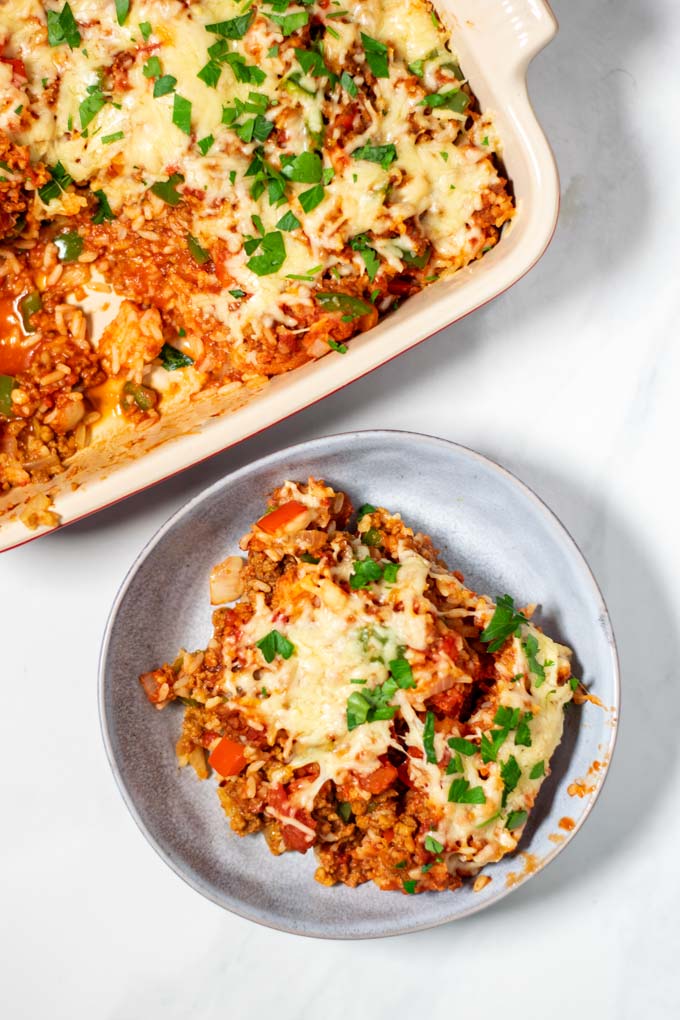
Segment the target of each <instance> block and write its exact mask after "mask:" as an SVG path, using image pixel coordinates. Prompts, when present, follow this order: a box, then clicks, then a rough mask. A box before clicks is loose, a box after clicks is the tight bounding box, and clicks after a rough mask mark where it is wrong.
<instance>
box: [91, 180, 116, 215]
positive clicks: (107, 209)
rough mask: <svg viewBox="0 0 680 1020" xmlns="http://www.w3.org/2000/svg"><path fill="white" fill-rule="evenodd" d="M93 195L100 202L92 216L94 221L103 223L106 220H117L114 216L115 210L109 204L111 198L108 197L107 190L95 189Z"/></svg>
mask: <svg viewBox="0 0 680 1020" xmlns="http://www.w3.org/2000/svg"><path fill="white" fill-rule="evenodd" d="M93 195H94V197H95V198H96V199H97V202H98V203H99V204H98V206H97V210H96V212H95V213H94V215H93V217H92V222H93V223H103V222H104V220H115V218H116V217H115V216H114V214H113V210H112V209H111V206H110V205H109V200H108V198H107V197H106V194H105V192H103V191H102V190H101V188H100V189H98V190H97V191H94V192H93Z"/></svg>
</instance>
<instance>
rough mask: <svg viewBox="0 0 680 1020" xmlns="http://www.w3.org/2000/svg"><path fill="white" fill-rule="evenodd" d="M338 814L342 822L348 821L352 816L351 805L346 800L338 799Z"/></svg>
mask: <svg viewBox="0 0 680 1020" xmlns="http://www.w3.org/2000/svg"><path fill="white" fill-rule="evenodd" d="M338 814H339V815H340V817H341V818H342V820H343V822H348V821H349V820H350V818H351V817H352V805H351V804H350V802H349V801H348V800H341V801H338Z"/></svg>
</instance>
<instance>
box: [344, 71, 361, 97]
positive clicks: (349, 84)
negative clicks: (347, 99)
mask: <svg viewBox="0 0 680 1020" xmlns="http://www.w3.org/2000/svg"><path fill="white" fill-rule="evenodd" d="M340 84H341V85H342V87H343V89H344V90H345V92H347V93H349V95H350V96H352V97H354V96H356V95H357V94H358V92H359V89H358V88H357V84H356V82H355V80H354V78H353V77H352V75H351V74H348V72H347V71H343V72H342V74H341V75H340Z"/></svg>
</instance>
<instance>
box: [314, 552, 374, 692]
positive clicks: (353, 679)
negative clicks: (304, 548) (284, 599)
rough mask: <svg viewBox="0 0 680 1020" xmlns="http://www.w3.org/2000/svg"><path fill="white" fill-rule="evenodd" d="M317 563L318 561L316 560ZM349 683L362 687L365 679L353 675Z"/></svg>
mask: <svg viewBox="0 0 680 1020" xmlns="http://www.w3.org/2000/svg"><path fill="white" fill-rule="evenodd" d="M317 563H318V560H317ZM350 683H351V684H359V686H360V687H362V686H363V685H364V684H365V683H366V681H365V680H362V679H361V677H358V676H355V677H353V678H352V679H351V680H350Z"/></svg>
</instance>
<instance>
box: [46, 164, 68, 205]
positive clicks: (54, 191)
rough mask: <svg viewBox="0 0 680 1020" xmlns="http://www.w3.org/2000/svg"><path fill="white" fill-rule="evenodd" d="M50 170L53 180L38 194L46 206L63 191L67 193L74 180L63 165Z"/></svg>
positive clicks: (57, 165) (56, 165)
mask: <svg viewBox="0 0 680 1020" xmlns="http://www.w3.org/2000/svg"><path fill="white" fill-rule="evenodd" d="M49 170H50V175H51V177H52V180H51V181H48V182H47V184H43V186H42V188H39V189H38V194H39V195H40V198H41V199H42V201H43V202H44V203H45V205H48V204H49V203H50V202H51V201H52V199H53V198H58V197H59V195H60V194H61V193H62V191H66V189H67V188H68V186H69V184H72V183H73V178H72V177H71V175H70V174H69V173H67V171H66V170H65V169H64V166H63V165H62V163H57V164H55V166H53V167H50V168H49Z"/></svg>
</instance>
